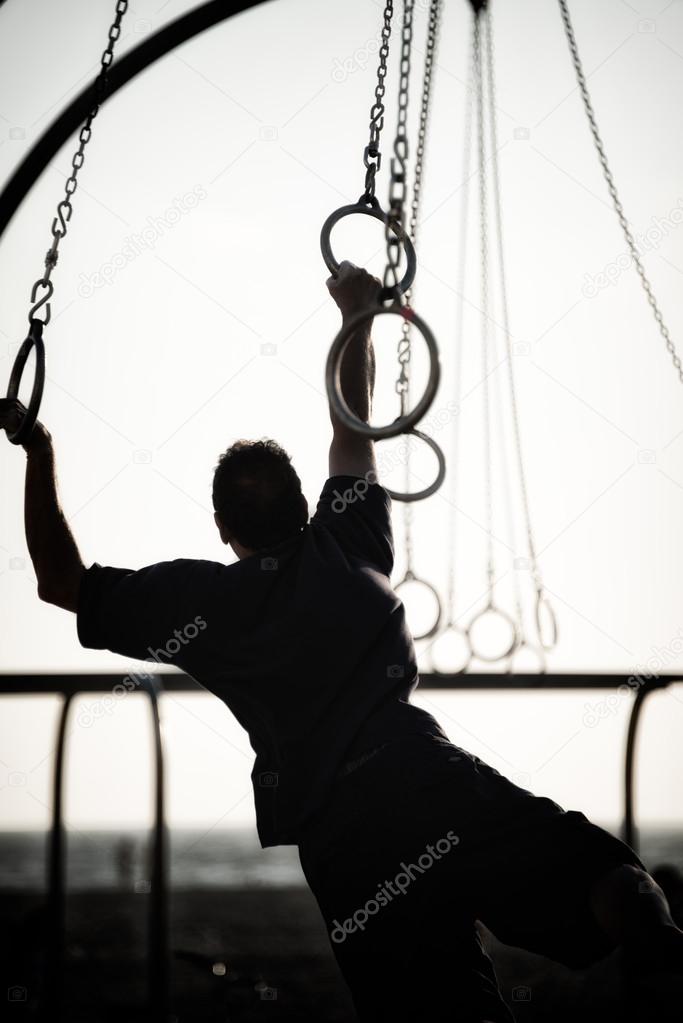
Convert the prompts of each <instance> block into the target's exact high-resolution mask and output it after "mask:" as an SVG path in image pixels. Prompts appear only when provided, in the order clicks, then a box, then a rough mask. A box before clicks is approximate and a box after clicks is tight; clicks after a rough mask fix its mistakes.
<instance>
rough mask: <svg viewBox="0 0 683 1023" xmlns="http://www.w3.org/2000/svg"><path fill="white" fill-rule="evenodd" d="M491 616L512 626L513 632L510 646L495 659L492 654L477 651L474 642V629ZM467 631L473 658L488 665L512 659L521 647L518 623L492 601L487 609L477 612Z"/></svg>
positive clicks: (511, 630)
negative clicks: (478, 623) (508, 658)
mask: <svg viewBox="0 0 683 1023" xmlns="http://www.w3.org/2000/svg"><path fill="white" fill-rule="evenodd" d="M489 615H493V616H494V617H496V618H499V619H500V620H501V621H504V622H505V623H506V625H509V626H510V632H511V638H510V645H509V646H507V647H505V649H504V650H503V651H501V653H499V654H496V655H495V656H493V657H492V656H491V655H490V654H482V653H481V652H480V651H479V650H477V648H476V647H475V645H474V643H473V642H472V629H473V628H474V626H475V625H476V624H477V622H480V621H481V620H482V619H483V618H486V617H487V616H489ZM465 631H466V633H467V641H468V643H469V645H470V650H471V651H472V656H473V657H475V658H476V659H477V660H479V661H484V662H485V663H486V664H495V662H496V661H504V660H505V658H506V657H512V655H513V654H514V653H515V651H516V650H517V647H518V646H519V629H518V628H517V622H516V621H515V620H514V618H513V617H512V615H509V614H508V613H507V611H503V609H502V607H496V605H495V604H494V603H493V601H491V600H490V601H489V602H488V604H487V605H486V607H484V608H482V610H481V611H477V613H476V614H475V616H474V617H473V618H472V619H471V621H470V623H469V625H468V626H467V629H466V630H465Z"/></svg>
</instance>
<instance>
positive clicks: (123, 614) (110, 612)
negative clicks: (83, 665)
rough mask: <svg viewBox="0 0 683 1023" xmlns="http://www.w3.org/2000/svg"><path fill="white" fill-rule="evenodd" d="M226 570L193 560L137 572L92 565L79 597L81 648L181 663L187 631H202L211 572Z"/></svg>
mask: <svg viewBox="0 0 683 1023" xmlns="http://www.w3.org/2000/svg"><path fill="white" fill-rule="evenodd" d="M222 567H223V566H218V565H213V563H212V562H202V561H192V560H188V559H181V560H178V561H167V562H161V563H159V564H157V565H150V566H148V567H147V568H142V569H140V570H138V571H132V570H131V569H127V568H106V567H102V566H101V565H98V564H94V565H92V566H91V567H90V568H89V569H88V570H87V571H86V572H85V574H84V576H83V580H82V582H81V588H80V591H79V597H78V611H77V628H78V638H79V640H80V642H81V645H82V646H84V647H90V648H92V649H95V650H111V651H112V652H113V653H117V654H123V655H124V656H126V657H134V658H136V659H139V660H150V659H154V660H158V661H161V662H162V663H169V664H172V663H176V661H177V657H176V655H177V653H178V652H179V651H181V650H182V648H183V639H184V637H185V636H186V634H187V632H188V630H189V629H191V630H192V634H194V633H195V632H196V630H198V629H201V628H202V622H203V619H202V607H203V606H204V602H203V601H202V599H201V596H200V594H201V588H202V584H204V585H206V582H207V581H208V580H207V579H206V576H207V574H211V573H212V570H214V571H215V570H216V569H220V568H222ZM203 627H204V628H206V624H205V623H204V624H203Z"/></svg>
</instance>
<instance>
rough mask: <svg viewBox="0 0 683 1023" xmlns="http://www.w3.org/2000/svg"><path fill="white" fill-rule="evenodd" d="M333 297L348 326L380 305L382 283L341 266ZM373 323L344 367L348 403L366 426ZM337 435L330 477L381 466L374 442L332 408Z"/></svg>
mask: <svg viewBox="0 0 683 1023" xmlns="http://www.w3.org/2000/svg"><path fill="white" fill-rule="evenodd" d="M327 287H328V290H329V292H330V295H331V296H332V298H333V299H334V300H335V302H336V303H337V305H338V306H339V309H340V312H341V314H342V321H343V322H344V323H346V322H348V320H350V319H351V318H352V317H353V316H355V315H356V314H357V313H359V312H361V311H362V310H364V309H368V308H371V307H373V306H376V305H377V301H378V298H379V292H380V288H381V283H380V281H379V280H377V278H376V277H372V276H371V274H369V273H368V272H367V271H366V270H363V269H361V268H360V267H357V266H354V265H353V264H352V263H346V262H344V263H341V264H340V266H339V272H338V274H337V276H336V277H330V279H329V280H328V281H327ZM371 329H372V320H368V321H367V322H366V323H365V324H363V326H362V328H361V329H360V330H358V331H356V333H355V334H354V335H353V337H352V338H351V340H350V341H349V343H348V345H347V346H346V351H345V352H344V357H343V359H342V364H341V373H340V377H341V389H342V394H343V395H344V398H345V399H346V403H347V405H348V406H349V408H350V409H351V410H352V411H353V412H355V414H356V415H357V416H358V417H359V418H360V419H362V420H364V421H365V422H366V423H367V422H368V421H369V419H370V412H371V410H372V396H373V392H374V387H375V353H374V349H373V347H372V337H371ZM330 418H331V420H332V428H333V431H334V435H333V438H332V444H331V446H330V465H329V471H330V476H367V475H368V474H375V473H376V470H377V465H376V463H375V453H374V448H373V442H372V441H371V440H368V439H367V438H366V437H361V436H360V435H359V434H357V433H354V432H353V430H350V429H349V428H348V427H347V426H345V425H344V424H343V423H342V422H340V421H339V420H338V419H337V418H336V416H335V414H334V412H333V411H332V409H331V408H330Z"/></svg>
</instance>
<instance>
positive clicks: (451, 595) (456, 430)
mask: <svg viewBox="0 0 683 1023" xmlns="http://www.w3.org/2000/svg"><path fill="white" fill-rule="evenodd" d="M476 31H477V29H476V25H474V23H473V33H474V32H476ZM470 52H471V55H472V56H471V61H470V67H469V72H468V79H467V86H466V92H465V139H464V145H463V157H462V181H463V184H462V194H461V201H460V225H461V226H460V246H459V254H458V284H457V296H458V297H457V306H456V323H455V359H454V367H453V377H454V380H455V391H454V399H455V404H456V409H455V415H454V416H453V426H452V434H451V463H450V469H449V471H450V474H451V487H450V496H451V503H452V505H453V508H452V510H451V515H450V522H449V526H450V528H449V533H448V583H447V589H446V609H447V613H446V624H447V626H453V625H455V578H456V553H457V548H456V526H455V524H456V517H457V516H456V501H457V497H458V473H459V471H460V456H459V452H460V398H461V393H462V382H461V376H462V373H461V370H462V361H463V327H464V319H465V281H466V273H467V247H468V235H469V221H470V217H469V212H470V179H471V177H472V138H473V113H474V111H473V107H474V95H475V93H474V80H475V41H474V35H473V38H472V47H471V51H470Z"/></svg>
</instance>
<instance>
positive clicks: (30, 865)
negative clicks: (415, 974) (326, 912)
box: [0, 825, 683, 892]
mask: <svg viewBox="0 0 683 1023" xmlns="http://www.w3.org/2000/svg"><path fill="white" fill-rule="evenodd" d="M604 826H606V825H603V827H604ZM608 830H610V831H612V833H616V829H615V827H614V826H610V827H608ZM150 834H151V833H150V832H149V831H144V830H141V829H135V830H127V831H81V830H78V831H76V830H73V829H68V830H67V880H68V887H69V890H71V891H74V892H76V891H91V890H93V889H98V890H117V889H119V890H120V889H128V890H131V889H132V890H140V891H142V892H144V891H145V890H147V884H148V881H149V874H150V871H149V848H150V842H149V839H150ZM169 840H170V841H169V846H170V850H169V851H170V882H171V886H172V887H173V888H175V889H207V888H209V889H211V888H216V889H219V888H220V889H226V888H228V889H230V888H233V889H234V888H255V887H260V886H263V887H274V888H291V887H296V886H300V885H301V886H303V885H304V884H305V881H304V877H303V873H302V871H301V866H300V864H299V857H298V853H297V850H296V848H295V847H294V846H279V847H275V848H271V849H262V848H261V846H260V845H259V842H258V838H257V836H256V832H255V831H254V829H253V828H246V827H245V828H233V829H230V830H218V829H214V830H209V831H206V830H202V829H196V830H193V829H173V830H170V832H169ZM46 856H47V835H46V834H45V833H44V832H41V831H5V832H0V891H26V892H30V891H40V890H41V889H43V888H44V887H45V877H46V865H47V859H46ZM640 856H641V858H642V859H643V862H644V863H645V864H646V866H648V868H650V869H652V868H654V867H656V866H660V865H661V864H664V863H669V864H672V865H674V866H677V867H678V868H679V869H680V870H681V871H683V828H673V827H650V828H643V829H642V830H641V832H640Z"/></svg>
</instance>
